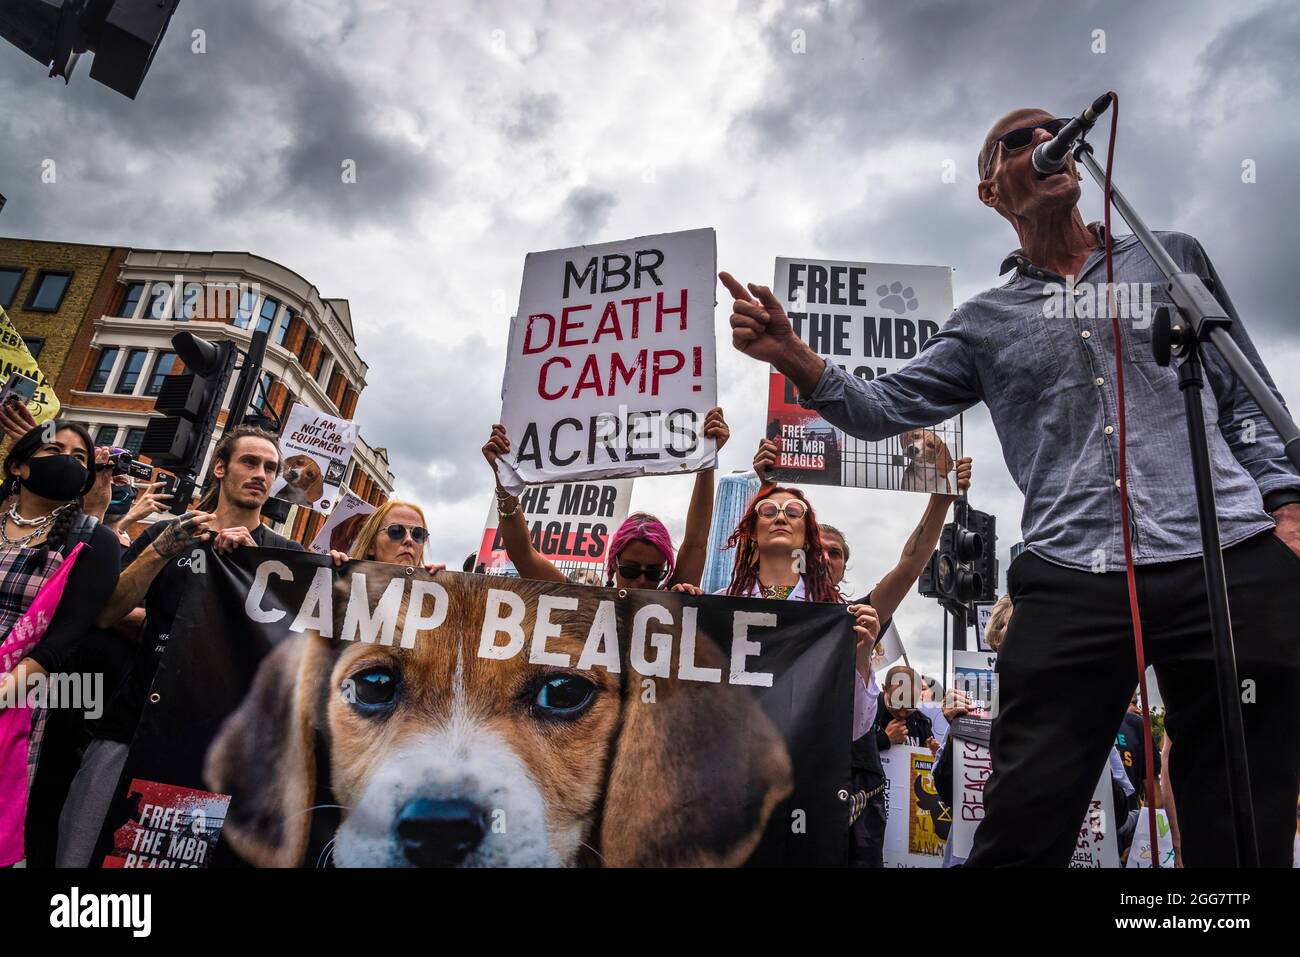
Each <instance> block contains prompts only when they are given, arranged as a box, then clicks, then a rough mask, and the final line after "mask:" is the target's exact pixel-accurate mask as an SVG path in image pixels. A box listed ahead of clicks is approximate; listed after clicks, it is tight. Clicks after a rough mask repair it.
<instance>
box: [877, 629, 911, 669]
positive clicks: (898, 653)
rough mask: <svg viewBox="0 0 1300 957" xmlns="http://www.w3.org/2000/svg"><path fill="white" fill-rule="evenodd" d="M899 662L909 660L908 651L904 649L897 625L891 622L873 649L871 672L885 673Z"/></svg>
mask: <svg viewBox="0 0 1300 957" xmlns="http://www.w3.org/2000/svg"><path fill="white" fill-rule="evenodd" d="M899 660H902V661H906V660H907V649H905V648H904V647H903V638H902V636H901V635H899V633H898V627H897V623H896V622H894V621H892V620H891V621H890V622H889V627H888V628H886V629H885V631H884V634H882V635H881V636H880V638H879V640H877V642H876V647H875V648H874V649H872V652H871V670H872V671H876V672H880V671H884V670H885V669H887V668H889V667H890V666H891V665H893V664H895V663H896V662H898V661H899Z"/></svg>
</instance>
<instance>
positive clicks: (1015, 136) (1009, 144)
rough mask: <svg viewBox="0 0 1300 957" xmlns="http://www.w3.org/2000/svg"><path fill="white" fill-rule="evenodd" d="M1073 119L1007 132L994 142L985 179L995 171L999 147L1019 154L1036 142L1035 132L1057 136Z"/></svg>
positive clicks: (1062, 119)
mask: <svg viewBox="0 0 1300 957" xmlns="http://www.w3.org/2000/svg"><path fill="white" fill-rule="evenodd" d="M1070 120H1071V117H1068V116H1066V117H1058V118H1057V119H1054V120H1048V121H1047V122H1045V123H1035V124H1034V125H1033V126H1022V127H1020V128H1019V129H1014V130H1007V131H1006V132H1005V133H1003V134H1002V135H1001V136H999V137H998V138H997V139H996V140H994V141H993V149H992V150H990V151H989V160H988V168H987V169H985V170H984V178H985V179H988V176H989V173H990V172H991V171H992V169H993V158H994V157H995V156H997V154H998V146H999V145H1001V146H1002V149H1003V150H1004V151H1005V152H1006V153H1007V155H1011V154H1013V153H1019V152H1020V151H1021V150H1024V149H1028V148H1029V144H1031V143H1032V142H1033V141H1034V131H1035V130H1047V132H1048V133H1049V134H1051V135H1052V136H1055V135H1056V134H1057V133H1059V132H1061V127H1063V126H1065V124H1066V123H1069V122H1070Z"/></svg>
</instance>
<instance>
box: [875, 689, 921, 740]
mask: <svg viewBox="0 0 1300 957" xmlns="http://www.w3.org/2000/svg"><path fill="white" fill-rule="evenodd" d="M893 720H894V716H893V715H892V714H890V713H889V710H888V709H887V708H886V707H885V693H884V692H883V691H882V692H880V697H879V698H877V699H876V747H878V748H880V750H881V751H888V750H889V749H890V748H891V747H893V744H894V743H893V742H892V741H890V740H889V735H887V734H885V728H887V727H889V722H891V721H893ZM933 734H934V724H933V723H932V722H931V721H930V719H929V717H927V716H926V715H925V713H924V712H922V711H921V709H919V708H918V709H916V710H915V711H913V712H912V713H911V714H909V715H908V716H907V737H905V738H904V739H903V741H902V743H903V744H905V745H907V746H908V747H911V748H924V747H926V746H927V745H928V744H929V743H930V738H931V737H932V736H933Z"/></svg>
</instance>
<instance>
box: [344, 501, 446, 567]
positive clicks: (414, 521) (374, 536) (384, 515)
mask: <svg viewBox="0 0 1300 957" xmlns="http://www.w3.org/2000/svg"><path fill="white" fill-rule="evenodd" d="M428 540H429V529H428V526H427V525H426V524H425V520H424V510H423V509H421V508H420V506H418V505H416V504H415V503H414V502H402V501H398V500H396V499H394V500H392V501H389V502H385V503H384V504H383V505H381V506H379V508H377V509H375V510H374V511H373V512H371V513H370V517H369V518H367V519H366V521H365V524H364V525H362V526H361V528H360V530H359V531H358V532H357V537H356V538H354V539H353V540H352V550H351V553H350V554H349V553H344V552H340V551H338V550H337V549H331V550H330V558H332V559H334V564H335V565H342V564H343V563H344V562H346V561H347V560H348V559H352V558H355V559H361V560H363V561H370V562H389V563H391V564H394V565H412V566H413V565H419V566H420V567H422V568H423V569H424V570H425V571H426V572H428V573H429V574H430V575H432V574H434V573H435V572H440V571H443V570H444V569H445V568H446V567H447V566H446V564H444V563H443V562H426V561H425V560H424V545H425V543H426V542H427V541H428Z"/></svg>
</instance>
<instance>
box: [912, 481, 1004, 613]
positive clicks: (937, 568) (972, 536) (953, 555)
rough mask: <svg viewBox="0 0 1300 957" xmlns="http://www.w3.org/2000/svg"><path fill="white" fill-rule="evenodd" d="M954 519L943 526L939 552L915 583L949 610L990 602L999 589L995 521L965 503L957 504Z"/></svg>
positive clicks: (934, 555) (926, 594) (927, 595)
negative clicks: (978, 602)
mask: <svg viewBox="0 0 1300 957" xmlns="http://www.w3.org/2000/svg"><path fill="white" fill-rule="evenodd" d="M953 518H954V521H952V522H949V523H948V524H947V525H945V526H944V527H943V532H942V534H941V536H940V538H939V549H938V551H936V552H935V553H934V554H933V555H932V556H931V557H930V563H929V565H927V566H926V568H925V570H924V571H923V572H922V573H921V577H920V579H919V580H918V583H917V585H918V590H919V591H920V592H921V594H922V595H924V596H925V597H926V598H937V599H939V603H940V604H941V605H943V606H944V607H945V608H947V609H948V610H949V611H956V610H957V609H959V608H960V609H969V606H970V605H971V603H972V602H977V601H992V600H993V599H994V597H995V595H996V593H997V587H998V560H997V524H996V520H995V519H994V518H993V516H992V515H990V514H988V513H987V512H978V511H976V510H975V509H973V508H971V507H970V505H969V504H967V503H966V502H965V501H964V500H963V501H960V502H958V503H957V506H956V509H955V511H954V516H953Z"/></svg>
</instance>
